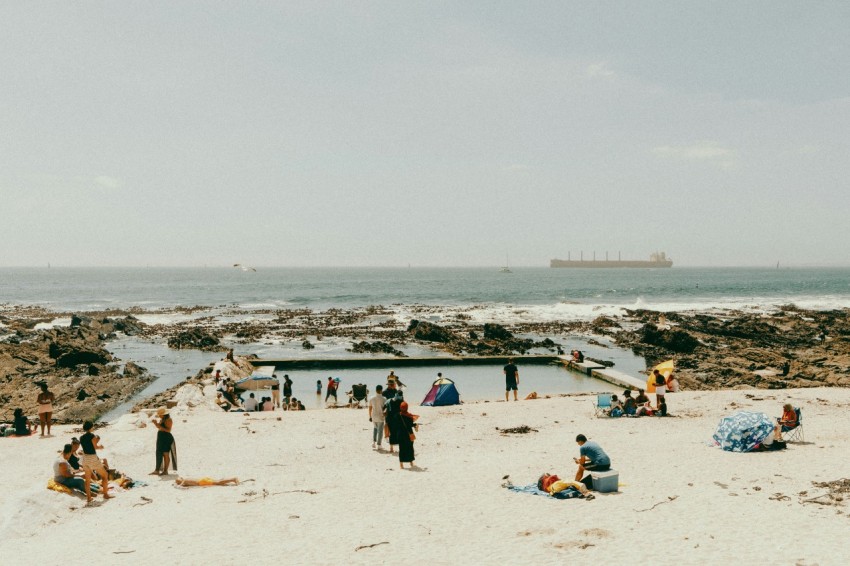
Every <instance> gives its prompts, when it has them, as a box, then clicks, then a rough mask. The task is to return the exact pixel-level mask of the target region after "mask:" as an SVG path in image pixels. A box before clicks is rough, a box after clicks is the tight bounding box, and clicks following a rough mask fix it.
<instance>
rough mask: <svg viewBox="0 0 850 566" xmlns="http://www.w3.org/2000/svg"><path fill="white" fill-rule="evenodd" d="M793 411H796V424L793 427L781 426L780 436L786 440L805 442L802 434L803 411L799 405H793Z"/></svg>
mask: <svg viewBox="0 0 850 566" xmlns="http://www.w3.org/2000/svg"><path fill="white" fill-rule="evenodd" d="M794 412H795V413H797V426H795V427H794V428H788V427H786V426H783V427H782V438H784V439H785V441H786V442H805V437H804V436H803V411H801V410H800V407H794Z"/></svg>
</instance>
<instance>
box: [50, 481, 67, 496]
mask: <svg viewBox="0 0 850 566" xmlns="http://www.w3.org/2000/svg"><path fill="white" fill-rule="evenodd" d="M47 489H52V490H53V491H58V492H59V493H67V494H68V495H74V490H73V489H71V488H70V487H68V486H66V485H62V484H61V483H56V480H54V479H53V478H50V479H49V480H47Z"/></svg>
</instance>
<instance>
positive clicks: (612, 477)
mask: <svg viewBox="0 0 850 566" xmlns="http://www.w3.org/2000/svg"><path fill="white" fill-rule="evenodd" d="M590 477H591V478H593V489H594V491H598V492H600V493H609V492H612V491H617V488H618V486H619V485H620V472H618V471H617V470H608V471H607V472H590Z"/></svg>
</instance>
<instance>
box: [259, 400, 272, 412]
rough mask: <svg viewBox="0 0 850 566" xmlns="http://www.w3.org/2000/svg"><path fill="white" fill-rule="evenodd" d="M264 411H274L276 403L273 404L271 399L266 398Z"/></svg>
mask: <svg viewBox="0 0 850 566" xmlns="http://www.w3.org/2000/svg"><path fill="white" fill-rule="evenodd" d="M262 410H263V411H274V403H272V398H271V397H265V401H263V409H262Z"/></svg>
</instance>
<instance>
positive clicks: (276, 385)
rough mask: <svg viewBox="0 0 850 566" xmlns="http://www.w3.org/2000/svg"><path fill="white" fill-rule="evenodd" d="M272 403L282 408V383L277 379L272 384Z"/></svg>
mask: <svg viewBox="0 0 850 566" xmlns="http://www.w3.org/2000/svg"><path fill="white" fill-rule="evenodd" d="M272 403H274V406H275V407H278V408H279V407H280V381H279V380H277V379H275V380H274V381H273V382H272Z"/></svg>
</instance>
